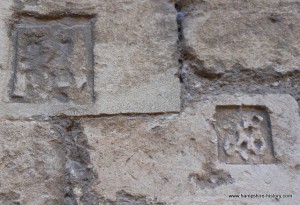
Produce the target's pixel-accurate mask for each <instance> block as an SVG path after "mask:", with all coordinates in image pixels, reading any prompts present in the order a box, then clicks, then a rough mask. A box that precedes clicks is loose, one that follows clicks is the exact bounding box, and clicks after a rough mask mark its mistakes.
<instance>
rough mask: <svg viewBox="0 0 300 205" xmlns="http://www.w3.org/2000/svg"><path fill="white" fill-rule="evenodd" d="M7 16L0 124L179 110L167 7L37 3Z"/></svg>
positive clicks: (20, 4) (173, 28)
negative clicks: (8, 118)
mask: <svg viewBox="0 0 300 205" xmlns="http://www.w3.org/2000/svg"><path fill="white" fill-rule="evenodd" d="M10 9H11V11H10V12H6V13H3V17H1V18H2V19H4V20H5V21H7V22H8V23H7V30H8V32H7V33H9V35H10V36H9V38H10V39H8V38H7V37H5V38H1V39H0V41H1V45H2V44H3V47H4V48H7V49H4V52H3V53H2V52H1V53H0V54H1V56H0V57H1V59H2V62H6V63H3V64H2V68H3V69H0V74H1V75H0V76H1V86H2V88H3V92H1V95H2V96H1V99H2V100H1V103H0V104H1V106H0V107H1V108H0V116H14V117H32V116H41V115H43V116H55V115H71V116H74V115H76V116H78V115H101V114H118V113H161V112H178V111H179V110H180V82H179V79H178V77H177V76H176V73H177V71H178V67H179V65H178V59H177V56H178V53H177V40H178V36H177V35H178V34H177V24H176V10H175V8H174V5H173V4H172V3H170V2H167V1H164V0H159V1H148V0H147V1H144V0H143V1H134V0H130V1H124V0H117V1H113V2H111V1H101V2H99V1H85V2H84V3H82V2H80V3H79V2H76V1H67V0H62V1H60V2H57V1H54V0H50V1H44V0H40V1H34V2H32V1H30V2H28V1H14V2H13V3H12V4H11V5H10ZM82 18H83V19H82ZM22 19H23V20H22ZM91 21H92V25H91ZM10 30H12V31H15V34H16V35H11V33H10V32H9V31H10ZM13 62H14V63H13ZM20 107H22V109H20Z"/></svg>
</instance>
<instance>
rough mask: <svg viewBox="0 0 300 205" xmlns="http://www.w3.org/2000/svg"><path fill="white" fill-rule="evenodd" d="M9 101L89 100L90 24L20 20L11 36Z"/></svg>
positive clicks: (75, 20)
mask: <svg viewBox="0 0 300 205" xmlns="http://www.w3.org/2000/svg"><path fill="white" fill-rule="evenodd" d="M13 38H14V57H13V76H12V79H11V84H10V85H11V88H10V99H11V101H13V102H29V103H45V102H49V101H50V102H61V103H69V102H73V103H77V104H83V103H87V102H92V101H93V53H92V50H93V44H92V43H93V42H92V23H91V21H90V20H89V19H85V18H62V19H59V20H37V19H32V18H24V19H23V20H21V22H20V23H19V24H18V25H16V29H15V31H14V34H13Z"/></svg>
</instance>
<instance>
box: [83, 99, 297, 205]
mask: <svg viewBox="0 0 300 205" xmlns="http://www.w3.org/2000/svg"><path fill="white" fill-rule="evenodd" d="M242 105H243V106H244V105H246V106H248V107H254V108H256V109H255V110H254V112H253V110H251V109H249V108H245V109H241V111H247V114H249V113H251V111H252V113H255V114H256V115H258V114H257V113H259V109H257V107H265V108H266V109H265V110H262V112H263V113H264V112H267V113H268V114H269V115H270V123H271V125H270V126H271V129H272V137H273V145H274V158H275V159H276V162H275V161H274V160H273V159H272V158H271V159H270V160H269V161H267V162H268V163H271V164H260V165H254V164H256V163H258V162H260V161H257V160H260V159H259V158H252V159H254V160H253V161H247V160H245V159H243V158H240V159H239V158H234V159H237V160H236V161H234V163H236V164H227V163H224V162H222V161H220V160H219V157H218V136H217V132H216V131H217V130H216V128H217V124H218V118H219V116H218V114H220V113H218V112H219V111H218V110H216V107H217V109H219V108H218V106H227V107H229V106H235V107H239V106H242ZM298 109H299V108H298V105H297V102H296V101H295V100H294V99H293V98H292V97H291V96H289V95H266V96H261V95H256V96H245V95H236V96H230V95H221V96H215V97H210V98H208V99H206V100H203V101H201V102H197V103H195V104H194V105H193V107H190V108H187V109H186V111H185V112H183V113H181V114H180V115H169V116H161V117H132V118H126V117H114V118H109V119H92V120H82V126H83V128H84V133H85V135H86V136H87V138H88V141H89V145H90V149H89V151H90V153H91V162H92V163H93V164H94V166H95V172H96V173H98V176H99V178H98V182H96V183H95V185H94V190H95V191H96V192H97V193H99V195H101V196H102V197H103V198H104V199H106V200H107V201H117V200H118V196H119V192H120V191H125V192H126V193H130V194H131V195H133V196H136V197H140V196H144V197H146V198H145V200H146V201H147V203H146V202H143V203H140V204H151V203H152V202H151V200H157V201H158V202H160V203H166V204H180V205H182V204H189V205H193V204H207V203H210V204H234V203H236V204H239V203H241V202H245V204H274V203H275V202H276V199H274V198H273V199H248V200H247V199H246V200H245V199H229V198H228V195H230V194H234V193H235V194H256V193H257V194H269V193H270V194H293V198H292V199H279V202H280V204H295V203H297V201H298V200H299V195H298V194H297V193H298V191H299V188H300V186H299V180H300V176H299V169H298V167H299V163H300V160H299V159H300V158H299V148H300V141H299V134H300V130H299V123H300V118H299V114H298ZM260 112H261V110H260ZM260 115H263V114H260ZM222 119H223V118H222ZM229 119H230V118H229ZM249 126H250V125H249ZM242 138H243V136H239V139H242ZM269 157H270V153H268V152H265V153H262V160H263V159H264V158H265V159H266V160H268V159H269ZM245 162H247V163H250V164H252V165H245ZM279 176H280V177H279ZM278 184H280V187H278V186H277V185H278ZM117 204H118V203H117ZM120 204H122V203H120ZM125 204H126V203H125ZM128 204H130V203H128Z"/></svg>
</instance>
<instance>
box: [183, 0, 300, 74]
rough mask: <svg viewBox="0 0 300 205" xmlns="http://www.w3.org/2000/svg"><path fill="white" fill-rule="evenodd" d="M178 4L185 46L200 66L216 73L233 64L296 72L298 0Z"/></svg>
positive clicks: (199, 0) (197, 0) (299, 39)
mask: <svg viewBox="0 0 300 205" xmlns="http://www.w3.org/2000/svg"><path fill="white" fill-rule="evenodd" d="M179 1H180V0H179ZM180 2H182V3H181V4H182V5H184V7H185V8H186V11H185V12H186V14H187V15H186V18H185V19H184V36H185V39H186V43H187V46H188V47H190V48H191V50H193V51H194V55H195V56H197V58H198V59H199V60H200V61H202V63H203V66H204V67H205V68H206V69H211V70H215V71H216V72H219V73H221V72H224V71H226V70H231V69H233V70H234V69H237V68H244V69H254V70H255V69H263V70H268V69H276V70H277V71H278V72H282V73H285V72H288V71H291V70H299V66H300V60H299V59H300V58H299V53H300V46H299V45H300V31H299V22H300V16H299V9H300V5H299V2H298V1H290V0H282V1H272V0H251V1H244V0H236V1H231V0H224V1H220V0H195V1H185V0H183V1H180Z"/></svg>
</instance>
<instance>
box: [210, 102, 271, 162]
mask: <svg viewBox="0 0 300 205" xmlns="http://www.w3.org/2000/svg"><path fill="white" fill-rule="evenodd" d="M216 118H217V119H216V120H217V121H216V131H217V134H218V150H219V152H218V153H219V160H220V161H222V162H226V163H232V164H239V163H241V164H249V163H272V162H274V156H273V141H272V130H271V122H270V117H269V114H268V112H267V111H266V109H265V108H263V107H247V106H218V107H217V108H216Z"/></svg>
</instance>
